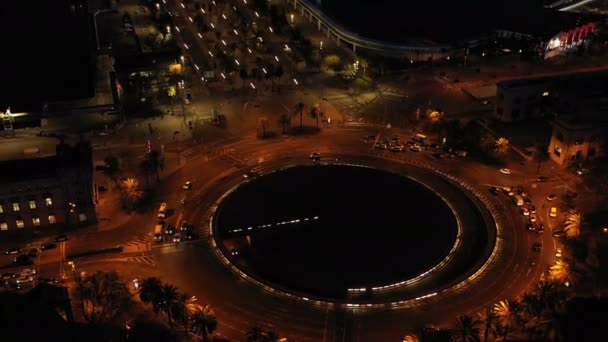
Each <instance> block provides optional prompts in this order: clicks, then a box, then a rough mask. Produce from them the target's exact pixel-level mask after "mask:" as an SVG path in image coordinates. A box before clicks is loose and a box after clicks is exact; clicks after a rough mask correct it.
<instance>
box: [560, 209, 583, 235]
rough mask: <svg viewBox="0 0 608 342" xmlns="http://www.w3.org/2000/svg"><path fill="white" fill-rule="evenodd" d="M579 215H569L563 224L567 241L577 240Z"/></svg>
mask: <svg viewBox="0 0 608 342" xmlns="http://www.w3.org/2000/svg"><path fill="white" fill-rule="evenodd" d="M581 222H582V218H581V214H578V213H577V214H571V215H569V216H568V218H567V219H566V222H565V223H564V231H565V233H566V237H567V238H569V239H574V238H577V237H578V236H579V235H580V234H581Z"/></svg>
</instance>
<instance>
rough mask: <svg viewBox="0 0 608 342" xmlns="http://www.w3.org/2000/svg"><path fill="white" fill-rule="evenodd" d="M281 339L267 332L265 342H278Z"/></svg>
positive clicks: (272, 332)
mask: <svg viewBox="0 0 608 342" xmlns="http://www.w3.org/2000/svg"><path fill="white" fill-rule="evenodd" d="M280 338H281V337H280V336H279V335H278V334H277V333H275V332H274V331H272V330H271V331H267V332H266V338H265V340H266V341H265V342H278V341H279V339H280Z"/></svg>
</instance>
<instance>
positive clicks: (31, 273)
mask: <svg viewBox="0 0 608 342" xmlns="http://www.w3.org/2000/svg"><path fill="white" fill-rule="evenodd" d="M19 275H20V276H22V277H31V276H35V275H36V270H33V269H31V268H24V269H22V270H21V272H19Z"/></svg>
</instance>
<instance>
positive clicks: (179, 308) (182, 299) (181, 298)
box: [171, 293, 197, 330]
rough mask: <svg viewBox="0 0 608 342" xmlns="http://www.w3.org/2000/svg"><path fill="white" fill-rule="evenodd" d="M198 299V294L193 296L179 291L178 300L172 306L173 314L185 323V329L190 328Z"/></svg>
mask: <svg viewBox="0 0 608 342" xmlns="http://www.w3.org/2000/svg"><path fill="white" fill-rule="evenodd" d="M196 301H197V298H196V296H191V295H189V294H186V293H179V294H178V296H177V301H176V302H175V303H174V306H173V307H172V308H171V314H172V315H173V317H175V318H176V319H179V320H180V321H181V322H182V323H183V324H184V330H187V329H188V323H189V322H190V316H191V315H192V313H193V312H194V311H195V310H196V306H197V304H196Z"/></svg>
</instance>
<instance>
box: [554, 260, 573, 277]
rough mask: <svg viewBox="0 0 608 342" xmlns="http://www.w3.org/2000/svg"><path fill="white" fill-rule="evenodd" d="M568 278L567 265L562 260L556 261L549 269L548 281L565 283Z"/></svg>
mask: <svg viewBox="0 0 608 342" xmlns="http://www.w3.org/2000/svg"><path fill="white" fill-rule="evenodd" d="M568 277H569V272H568V264H566V263H565V262H563V261H562V260H557V261H556V262H555V264H553V265H551V266H550V267H549V279H551V280H554V281H566V280H567V279H568Z"/></svg>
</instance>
